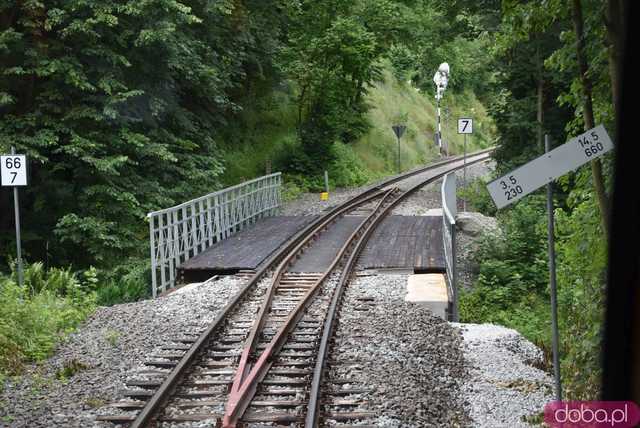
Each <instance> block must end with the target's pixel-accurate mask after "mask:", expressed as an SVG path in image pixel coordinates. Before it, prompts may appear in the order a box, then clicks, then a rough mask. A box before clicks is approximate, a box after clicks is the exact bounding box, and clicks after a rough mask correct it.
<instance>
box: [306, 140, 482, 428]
mask: <svg viewBox="0 0 640 428" xmlns="http://www.w3.org/2000/svg"><path fill="white" fill-rule="evenodd" d="M482 155H484V153H481V154H480V155H474V157H476V156H482ZM488 157H489V156H488V154H487V155H486V156H483V157H479V158H478V159H474V160H472V161H467V165H471V164H474V163H477V162H482V161H484V160H486V159H488ZM461 168H464V165H461V166H457V167H455V168H451V169H450V170H447V171H443V172H441V173H438V174H437V175H435V176H433V177H430V178H429V179H427V180H425V181H423V182H421V183H418V184H417V185H415V186H413V187H411V188H410V189H408V190H406V191H405V192H404V193H402V194H401V195H400V196H399V197H398V198H397V199H395V200H394V201H393V202H391V204H389V205H388V206H387V207H385V208H384V210H383V212H381V213H380V215H379V216H378V217H376V218H375V220H374V221H373V222H371V224H369V226H368V227H367V229H366V231H365V232H364V233H363V234H362V236H361V237H360V239H359V240H358V242H357V243H356V246H355V248H354V250H353V251H352V252H351V254H350V256H349V259H348V261H347V263H346V264H345V266H344V269H343V270H342V273H341V275H340V279H339V281H338V284H337V286H336V289H335V291H334V294H333V297H332V299H331V304H330V305H329V309H328V311H327V317H326V318H325V323H324V326H323V329H322V338H321V341H320V346H319V349H318V357H317V359H316V365H315V367H314V371H313V378H312V380H311V390H310V392H309V403H308V405H307V415H306V417H305V427H306V428H314V427H317V426H318V422H319V418H320V415H319V413H320V412H319V410H320V409H319V408H320V389H321V386H322V377H323V374H324V371H325V367H326V361H327V357H328V356H329V347H330V340H331V337H332V336H333V330H334V328H335V322H336V319H337V314H338V309H339V305H340V300H341V299H342V296H343V294H344V290H345V288H346V285H347V283H348V282H349V280H350V278H351V275H352V273H353V270H355V267H356V263H357V260H358V257H359V256H360V253H361V252H362V250H363V249H364V247H365V245H366V244H367V242H368V240H369V238H370V237H371V235H372V233H373V232H374V231H375V229H376V227H378V225H379V224H380V222H381V221H382V220H384V219H385V218H386V217H387V216H388V215H389V213H391V210H393V208H394V207H395V206H397V205H398V204H399V203H400V202H402V200H404V199H405V198H407V197H408V196H410V195H411V194H412V193H414V192H416V191H417V190H418V189H420V188H421V187H423V186H426V185H427V184H430V183H432V182H434V181H436V180H438V179H440V178H442V177H443V176H445V175H446V174H448V173H450V172H452V171H456V170H458V169H461Z"/></svg>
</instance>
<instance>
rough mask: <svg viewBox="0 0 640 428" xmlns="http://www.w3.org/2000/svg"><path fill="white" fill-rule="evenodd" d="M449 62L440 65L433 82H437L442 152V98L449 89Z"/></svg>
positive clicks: (439, 144)
mask: <svg viewBox="0 0 640 428" xmlns="http://www.w3.org/2000/svg"><path fill="white" fill-rule="evenodd" d="M449 73H450V69H449V64H447V63H446V62H443V63H442V64H440V66H439V67H438V71H436V74H434V75H433V83H435V84H436V111H437V114H438V124H437V135H438V147H439V148H440V152H441V153H442V125H441V120H440V100H441V99H442V95H443V94H444V90H445V89H447V85H448V83H449ZM448 155H449V149H448V147H447V156H448Z"/></svg>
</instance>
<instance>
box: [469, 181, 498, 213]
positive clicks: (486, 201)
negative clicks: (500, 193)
mask: <svg viewBox="0 0 640 428" xmlns="http://www.w3.org/2000/svg"><path fill="white" fill-rule="evenodd" d="M459 193H460V197H461V198H462V199H465V200H466V201H467V203H468V204H469V205H470V206H471V208H470V209H474V210H476V211H478V212H481V213H482V214H484V215H486V216H489V217H494V216H495V215H496V212H497V211H498V209H497V208H496V204H495V203H493V200H492V199H491V195H489V191H488V190H487V181H486V180H484V179H483V178H480V177H478V178H474V179H473V180H471V181H469V182H468V183H467V187H466V188H464V187H460V189H459Z"/></svg>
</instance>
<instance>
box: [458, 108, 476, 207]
mask: <svg viewBox="0 0 640 428" xmlns="http://www.w3.org/2000/svg"><path fill="white" fill-rule="evenodd" d="M458 134H462V135H464V172H463V180H462V188H463V189H466V188H467V134H473V119H471V118H470V117H462V118H460V119H458ZM466 210H467V199H466V198H464V199H462V211H466Z"/></svg>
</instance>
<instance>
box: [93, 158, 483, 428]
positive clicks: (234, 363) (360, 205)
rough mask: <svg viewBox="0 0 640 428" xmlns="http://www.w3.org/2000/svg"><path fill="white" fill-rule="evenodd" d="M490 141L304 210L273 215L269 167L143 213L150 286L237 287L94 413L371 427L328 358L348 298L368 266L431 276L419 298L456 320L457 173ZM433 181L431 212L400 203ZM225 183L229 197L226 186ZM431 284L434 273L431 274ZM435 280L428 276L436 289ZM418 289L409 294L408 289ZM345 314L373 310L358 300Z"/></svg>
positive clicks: (107, 419)
mask: <svg viewBox="0 0 640 428" xmlns="http://www.w3.org/2000/svg"><path fill="white" fill-rule="evenodd" d="M490 152H491V150H484V151H481V152H477V153H474V154H471V155H469V156H468V157H466V158H464V159H463V158H461V157H454V158H448V159H445V160H443V161H440V162H437V163H435V164H432V165H429V166H427V167H424V168H419V169H416V170H413V171H410V172H408V173H405V174H401V175H398V176H395V177H392V178H390V179H388V180H385V181H383V182H381V183H377V184H375V185H373V186H370V187H369V188H367V189H365V190H364V191H362V192H361V193H359V194H357V195H355V196H353V197H351V198H348V199H346V200H345V201H343V202H341V203H339V204H337V205H335V206H333V207H329V208H327V209H326V210H325V211H323V212H322V213H320V214H318V215H313V216H278V215H274V214H276V213H277V205H278V204H279V193H278V191H277V189H278V186H279V183H280V182H279V180H280V177H279V175H277V174H274V175H271V176H267V177H266V178H264V179H263V180H261V179H257V180H253V181H252V182H249V183H248V185H247V186H248V187H236V188H232V189H231V190H227V191H223V192H218V193H216V194H212V195H207V196H205V197H203V198H200V199H197V200H194V201H190V202H189V203H185V204H182V205H180V206H178V207H174V208H172V209H168V210H162V211H158V212H155V213H152V214H151V215H150V217H149V220H150V232H151V256H152V266H153V275H154V287H155V289H154V293H155V294H156V295H160V296H161V295H162V294H164V293H168V292H171V290H172V289H173V288H174V287H175V285H176V284H179V283H187V282H194V281H208V280H211V278H212V277H213V278H215V277H217V276H222V275H234V276H237V277H239V278H241V279H242V281H243V285H242V287H241V288H240V291H239V292H238V293H237V294H236V295H235V296H234V297H233V298H232V299H231V300H230V301H229V302H228V303H227V305H226V306H225V307H224V309H223V310H222V311H221V312H220V313H219V314H218V315H217V316H216V318H215V320H214V321H213V322H212V323H210V324H209V325H207V326H196V327H194V328H192V329H190V330H189V331H184V332H182V333H181V334H180V336H179V337H174V338H171V340H170V341H169V342H168V343H167V344H166V345H165V346H163V353H162V354H161V355H154V356H149V358H148V359H147V360H145V365H146V367H147V369H146V370H145V371H144V372H138V373H137V377H133V378H131V379H130V380H128V381H127V384H128V386H129V387H130V388H131V389H129V390H126V391H124V392H123V398H122V399H121V400H120V401H118V402H115V403H113V404H112V406H111V408H112V409H113V411H112V412H111V413H110V414H105V415H102V416H100V417H99V420H100V421H101V422H103V423H115V424H123V425H127V426H131V427H142V426H155V425H157V424H161V423H165V422H167V423H189V422H193V423H198V422H203V421H210V422H211V424H212V426H223V427H235V426H283V425H287V426H305V427H315V426H342V427H347V426H361V427H367V426H375V424H374V423H373V422H372V421H374V420H375V417H376V412H375V410H372V409H370V408H368V407H367V403H368V400H367V397H368V395H369V394H370V393H371V392H372V391H371V390H370V388H369V386H368V385H367V381H366V377H363V376H356V377H354V376H352V372H353V367H355V366H357V360H352V359H347V360H344V359H342V358H341V357H340V353H336V347H337V346H338V343H339V340H338V338H337V337H336V331H337V330H338V328H339V327H340V317H341V314H342V313H343V312H346V311H347V309H345V305H346V303H345V299H346V298H345V295H349V288H350V284H351V283H352V282H353V281H354V279H355V278H357V277H359V276H366V275H370V274H372V273H385V272H391V273H394V272H396V273H397V272H405V273H410V274H415V275H417V277H414V278H413V281H410V282H413V284H410V285H412V286H413V294H415V292H416V291H418V294H420V293H419V291H420V288H421V287H426V285H425V284H421V281H420V276H421V275H425V274H427V275H436V278H440V280H436V281H435V283H432V285H430V286H429V287H432V288H434V289H435V290H439V291H438V292H435V293H434V292H432V293H431V294H429V293H427V294H429V296H428V297H427V298H426V299H427V300H432V303H434V302H436V301H437V300H438V299H440V300H441V301H442V302H441V306H440V307H438V306H437V305H434V306H432V308H431V309H432V310H434V311H436V312H437V311H440V310H441V311H442V316H443V317H447V318H450V319H455V318H456V316H457V313H456V294H457V292H456V274H455V256H454V249H455V212H456V200H455V183H454V178H455V176H454V175H452V173H453V172H455V171H456V170H459V169H461V168H463V167H465V165H469V164H474V163H478V162H483V161H486V160H487V159H489V156H490ZM438 180H443V184H442V202H443V205H442V209H441V210H438V211H436V212H432V213H430V214H431V215H425V216H402V215H397V211H398V210H399V208H400V207H401V205H402V204H403V203H405V202H406V201H407V200H408V199H409V198H410V197H411V196H412V195H413V194H414V193H415V192H416V191H418V190H419V189H421V188H422V187H423V186H425V185H428V184H433V183H435V182H437V181H438ZM229 192H235V193H233V194H230V193H229ZM430 278H431V279H433V277H432V276H430ZM433 284H435V285H433ZM418 298H419V297H418ZM355 299H356V301H357V303H356V305H355V307H354V309H355V310H356V311H360V310H362V311H366V310H368V307H370V306H371V305H375V302H374V301H372V300H373V299H371V298H370V297H367V296H362V295H361V296H356V297H355Z"/></svg>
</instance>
